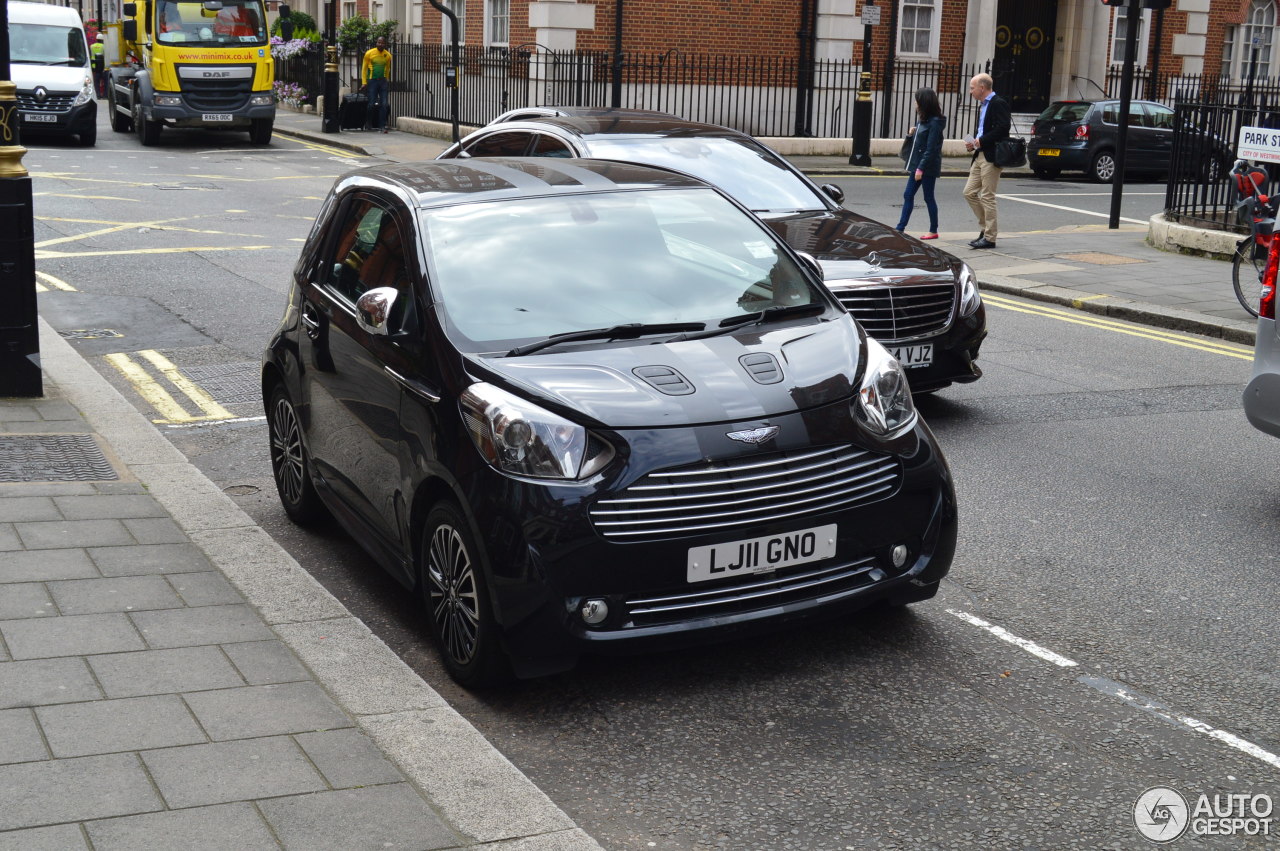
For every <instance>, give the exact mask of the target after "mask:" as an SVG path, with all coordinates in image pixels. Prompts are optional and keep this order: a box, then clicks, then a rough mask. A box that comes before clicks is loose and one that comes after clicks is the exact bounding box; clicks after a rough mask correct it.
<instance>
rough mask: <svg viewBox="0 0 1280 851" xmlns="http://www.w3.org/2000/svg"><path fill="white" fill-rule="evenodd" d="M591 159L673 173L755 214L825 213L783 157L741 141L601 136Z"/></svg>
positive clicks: (593, 146)
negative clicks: (689, 176)
mask: <svg viewBox="0 0 1280 851" xmlns="http://www.w3.org/2000/svg"><path fill="white" fill-rule="evenodd" d="M588 145H589V147H590V156H593V157H597V158H599V159H606V160H625V161H627V162H635V163H642V164H644V165H656V166H661V167H663V168H674V169H676V170H678V171H683V172H685V173H686V174H692V175H693V176H694V177H697V178H699V179H701V180H705V181H706V182H707V183H710V184H712V185H713V186H718V187H720V188H721V189H723V190H724V191H725V192H728V193H729V194H730V195H732V196H733V197H734V198H737V199H738V200H739V201H741V202H742V203H743V204H744V205H745V206H746V207H748V208H749V209H752V210H755V211H756V212H757V213H766V212H767V213H792V212H796V211H797V210H825V209H826V208H827V205H826V204H825V203H824V202H823V200H822V198H821V197H820V196H818V195H817V194H815V193H814V191H813V190H812V189H810V188H809V186H808V185H807V184H806V183H805V182H804V181H803V180H801V179H800V178H799V177H797V176H796V174H795V172H793V171H792V170H791V169H789V168H787V166H786V164H785V163H784V162H783V161H782V160H781V158H779V157H777V156H775V155H774V154H772V153H770V152H769V151H765V150H761V149H760V148H757V147H755V146H754V145H750V144H744V143H743V142H742V141H740V140H737V139H725V138H717V137H695V138H670V137H668V138H630V139H629V138H624V137H616V138H615V137H600V138H595V139H591V140H590V141H589V142H588Z"/></svg>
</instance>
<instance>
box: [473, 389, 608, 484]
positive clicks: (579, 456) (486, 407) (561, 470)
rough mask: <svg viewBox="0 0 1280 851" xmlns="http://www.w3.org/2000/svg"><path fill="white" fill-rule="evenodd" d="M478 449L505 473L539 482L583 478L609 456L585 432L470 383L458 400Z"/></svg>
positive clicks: (501, 392) (534, 407)
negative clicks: (535, 479)
mask: <svg viewBox="0 0 1280 851" xmlns="http://www.w3.org/2000/svg"><path fill="white" fill-rule="evenodd" d="M459 404H460V406H461V408H462V419H463V421H464V422H465V423H466V425H467V432H468V433H469V434H470V435H471V440H472V442H473V443H475V445H476V449H478V450H479V451H480V454H481V455H483V456H484V459H485V460H486V461H488V462H489V464H490V465H492V466H493V467H495V468H497V469H499V470H501V471H502V472H504V473H511V474H513V475H517V476H529V477H531V478H537V479H581V478H585V477H586V476H590V475H591V474H593V473H595V472H596V471H598V470H599V469H600V468H601V467H603V466H604V465H605V464H607V463H608V462H609V459H610V458H612V457H613V450H612V449H611V448H610V447H609V445H608V444H607V443H605V442H604V441H602V440H600V439H599V438H597V437H594V436H593V435H591V434H589V433H588V432H587V430H586V429H585V428H583V427H582V426H580V425H578V424H577V423H573V422H570V421H569V420H566V419H564V418H563V417H560V416H557V415H555V414H553V413H551V412H550V411H546V410H543V409H542V408H540V407H538V406H537V405H535V404H533V403H532V402H528V401H526V400H524V399H521V398H520V397H519V396H514V395H512V394H511V393H508V392H507V391H505V390H502V389H500V388H498V387H494V386H493V385H492V384H486V383H484V382H479V383H477V384H472V385H471V386H470V387H468V388H467V390H466V391H465V392H464V393H463V394H462V398H461V399H460V400H459Z"/></svg>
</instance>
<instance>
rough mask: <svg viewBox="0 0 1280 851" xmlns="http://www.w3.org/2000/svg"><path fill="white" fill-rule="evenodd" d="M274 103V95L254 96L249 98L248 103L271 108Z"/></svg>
mask: <svg viewBox="0 0 1280 851" xmlns="http://www.w3.org/2000/svg"><path fill="white" fill-rule="evenodd" d="M275 102H276V98H275V95H254V96H253V97H251V98H249V103H250V104H252V105H253V106H271V104H273V103H275Z"/></svg>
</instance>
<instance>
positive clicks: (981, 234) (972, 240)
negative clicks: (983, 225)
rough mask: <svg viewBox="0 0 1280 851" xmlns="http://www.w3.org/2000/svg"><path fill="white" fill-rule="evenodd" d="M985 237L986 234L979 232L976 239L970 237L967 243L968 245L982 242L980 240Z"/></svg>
mask: <svg viewBox="0 0 1280 851" xmlns="http://www.w3.org/2000/svg"><path fill="white" fill-rule="evenodd" d="M986 238H987V235H986V234H985V233H980V234H978V238H977V239H971V240H969V244H970V245H977V244H978V243H979V242H982V241H983V240H984V239H986Z"/></svg>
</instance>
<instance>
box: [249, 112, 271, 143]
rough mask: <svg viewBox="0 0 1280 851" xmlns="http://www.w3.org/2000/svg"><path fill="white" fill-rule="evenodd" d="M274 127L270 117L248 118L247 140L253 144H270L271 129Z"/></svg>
mask: <svg viewBox="0 0 1280 851" xmlns="http://www.w3.org/2000/svg"><path fill="white" fill-rule="evenodd" d="M274 127H275V122H274V121H272V119H270V118H253V119H250V125H249V141H250V142H252V143H253V144H255V145H269V144H271V131H272V130H273V129H274Z"/></svg>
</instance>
